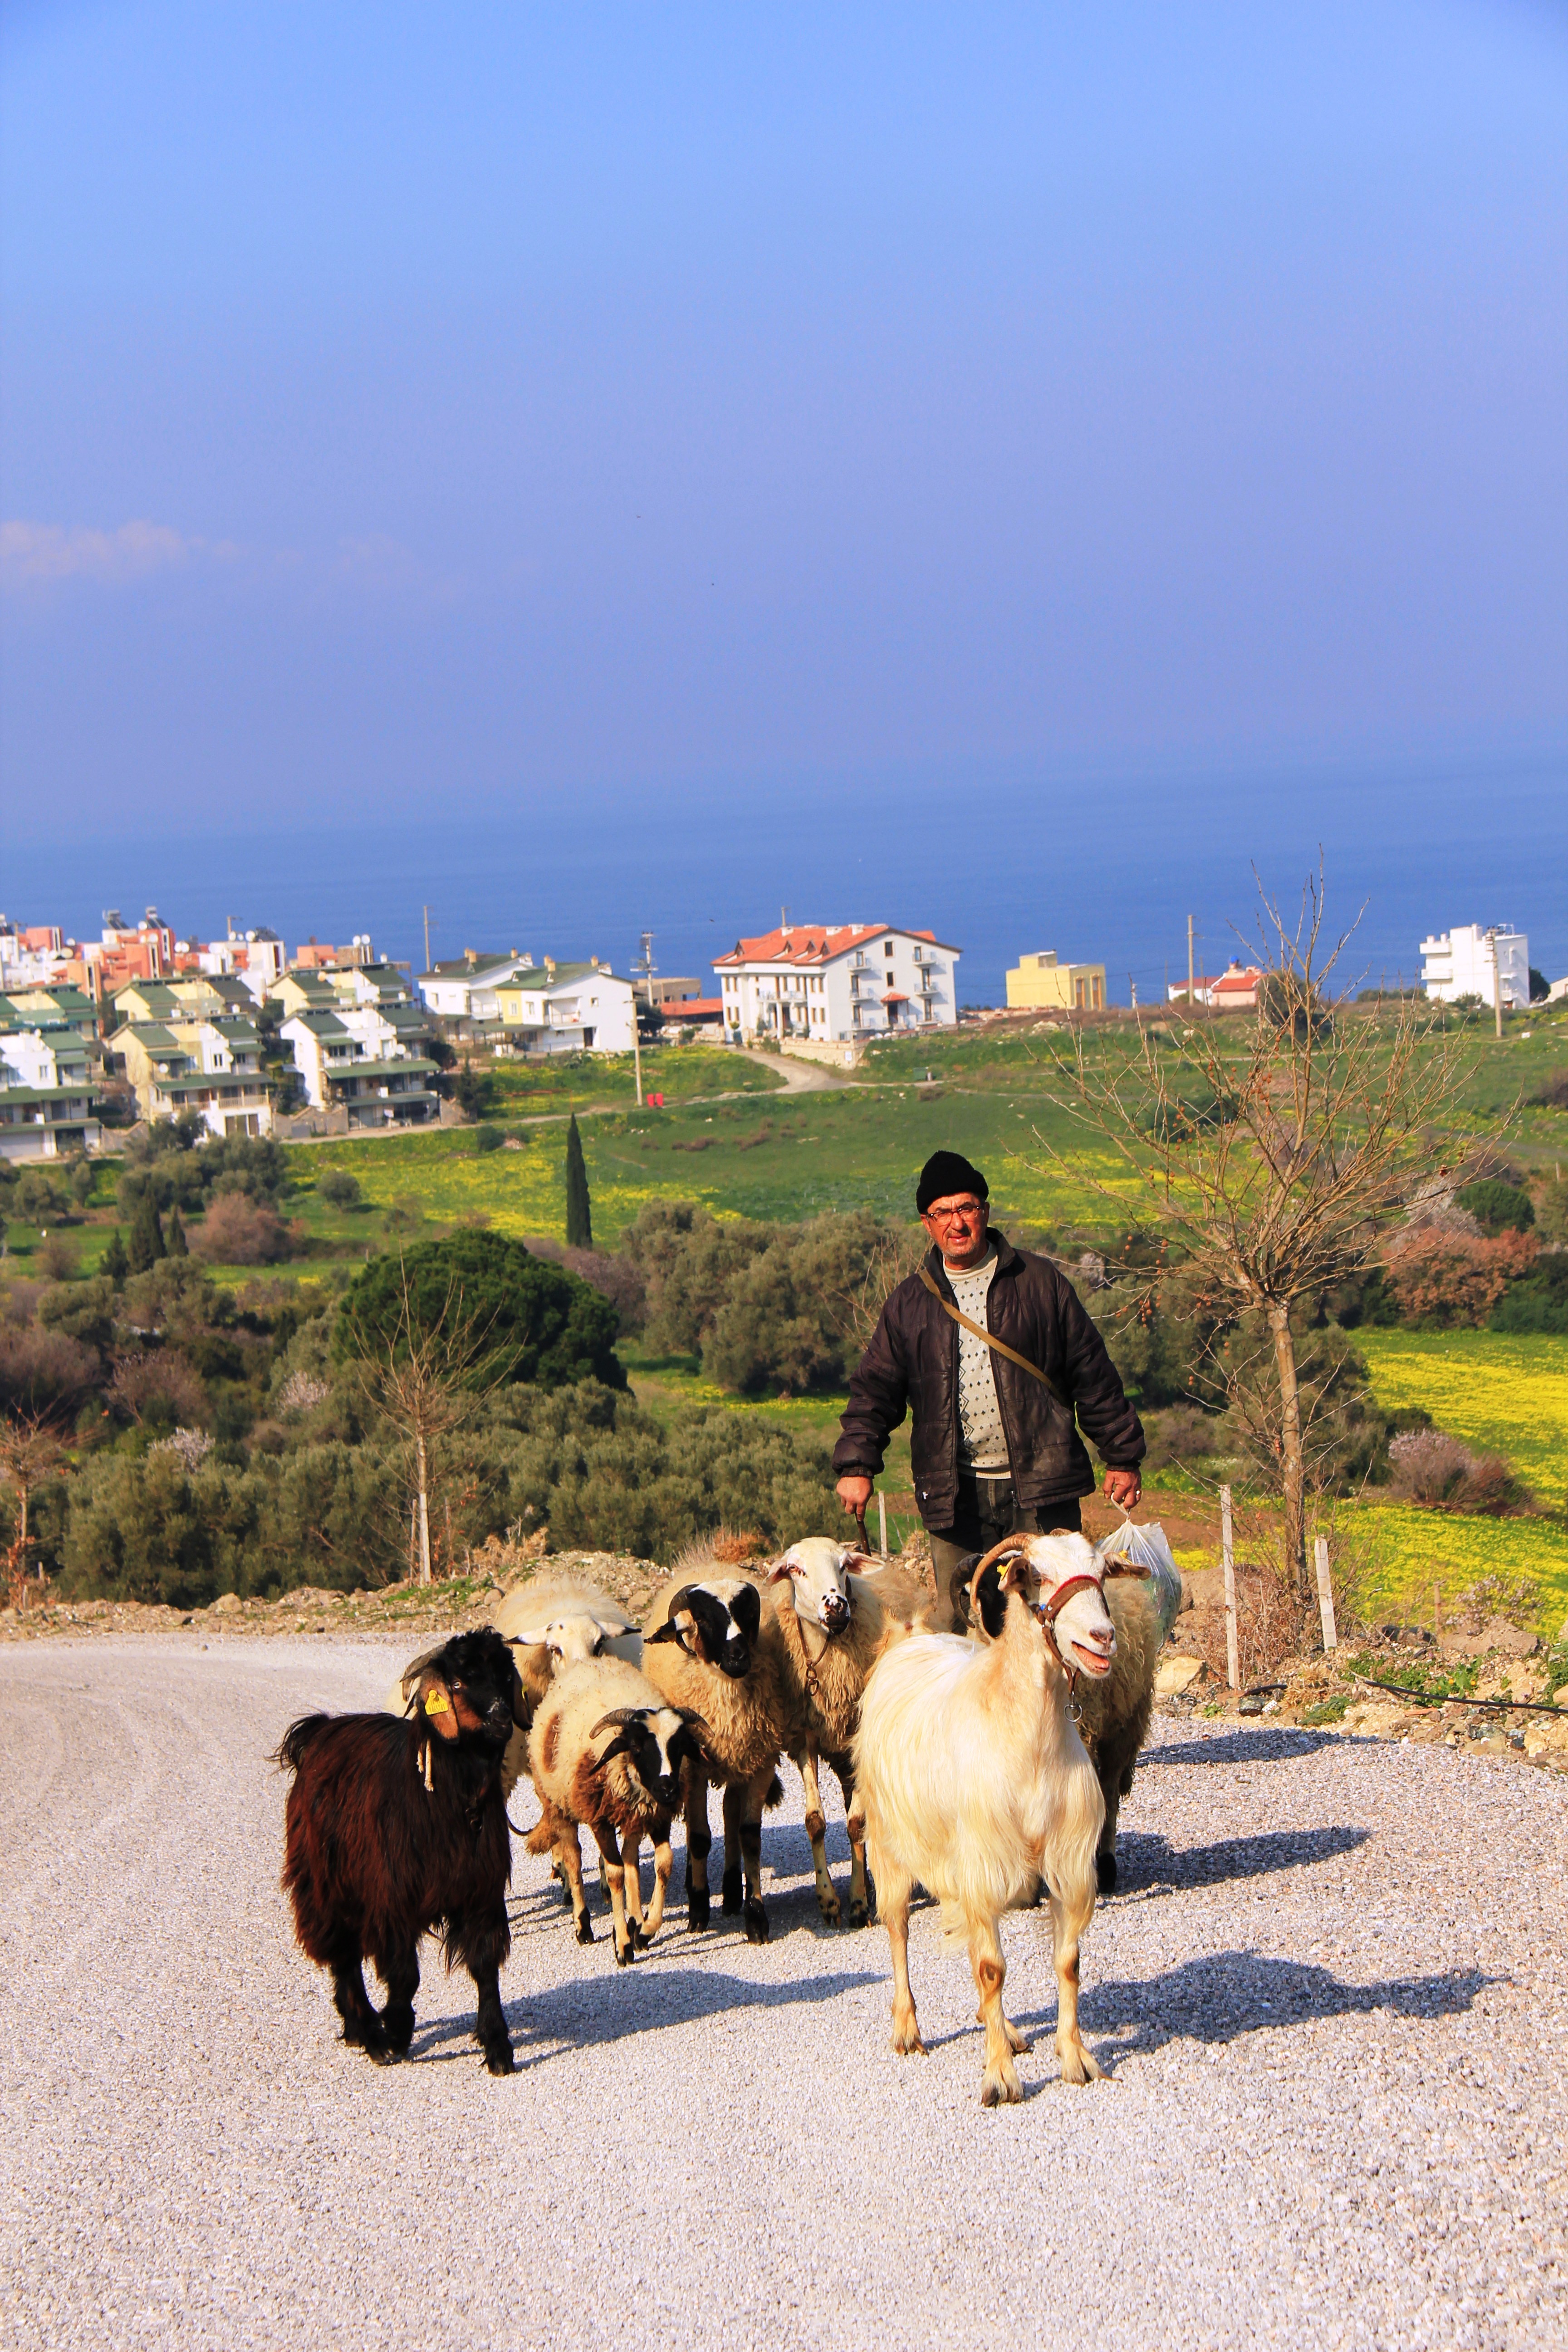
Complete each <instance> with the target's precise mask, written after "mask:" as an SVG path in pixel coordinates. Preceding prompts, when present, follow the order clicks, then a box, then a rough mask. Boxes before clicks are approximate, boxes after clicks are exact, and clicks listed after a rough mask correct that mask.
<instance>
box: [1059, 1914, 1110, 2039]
mask: <svg viewBox="0 0 1568 2352" xmlns="http://www.w3.org/2000/svg"><path fill="white" fill-rule="evenodd" d="M1092 1916H1094V1897H1093V1895H1092V1894H1090V1895H1089V1896H1088V1898H1087V1900H1085V1901H1080V1902H1079V1903H1078V1904H1075V1905H1072V1906H1068V1904H1067V1903H1065V1902H1064V1901H1062V1900H1061V1898H1060V1897H1059V1896H1058V1895H1052V1896H1051V1947H1052V1955H1053V1958H1055V1961H1056V1967H1057V2056H1058V2058H1059V2059H1060V2061H1061V2068H1062V2081H1063V2082H1064V2083H1099V2082H1103V2081H1104V2079H1105V2069H1104V2067H1103V2066H1100V2065H1099V2064H1098V2063H1096V2061H1095V2060H1094V2059H1093V2058H1092V2057H1091V2056H1090V2055H1089V2052H1088V2051H1087V2050H1086V2049H1085V2048H1084V2046H1083V2036H1082V2035H1081V2034H1080V2033H1079V2028H1078V1948H1079V1937H1080V1936H1081V1935H1082V1933H1083V1931H1084V1929H1085V1928H1086V1927H1088V1925H1089V1920H1090V1919H1091V1918H1092Z"/></svg>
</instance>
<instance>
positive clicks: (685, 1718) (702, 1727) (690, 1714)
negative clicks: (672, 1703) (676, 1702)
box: [675, 1706, 708, 1731]
mask: <svg viewBox="0 0 1568 2352" xmlns="http://www.w3.org/2000/svg"><path fill="white" fill-rule="evenodd" d="M675 1712H676V1713H677V1715H678V1716H679V1717H680V1720H681V1721H682V1723H684V1724H685V1725H687V1727H689V1728H690V1727H695V1728H696V1729H697V1730H699V1731H706V1730H707V1728H708V1726H707V1724H706V1722H705V1721H704V1720H703V1718H702V1717H701V1716H700V1715H699V1714H698V1712H697V1709H696V1708H695V1707H694V1706H678V1707H677V1708H676V1710H675Z"/></svg>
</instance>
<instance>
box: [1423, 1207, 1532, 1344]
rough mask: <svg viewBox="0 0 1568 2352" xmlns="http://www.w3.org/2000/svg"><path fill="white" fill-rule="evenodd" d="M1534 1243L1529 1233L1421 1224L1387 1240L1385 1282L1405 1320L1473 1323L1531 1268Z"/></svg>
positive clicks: (1483, 1318)
mask: <svg viewBox="0 0 1568 2352" xmlns="http://www.w3.org/2000/svg"><path fill="white" fill-rule="evenodd" d="M1538 1246H1539V1244H1537V1242H1536V1239H1535V1236H1534V1234H1521V1233H1512V1232H1504V1233H1500V1234H1496V1235H1495V1236H1494V1237H1492V1238H1491V1239H1489V1240H1487V1239H1480V1240H1478V1239H1476V1238H1475V1237H1474V1236H1472V1235H1470V1234H1453V1233H1445V1232H1443V1231H1442V1230H1440V1229H1438V1228H1435V1227H1423V1228H1422V1229H1420V1230H1419V1231H1417V1232H1415V1233H1411V1234H1402V1235H1400V1236H1398V1237H1396V1239H1395V1240H1394V1241H1393V1242H1392V1243H1391V1244H1389V1248H1388V1278H1389V1283H1390V1285H1391V1286H1392V1288H1393V1290H1394V1296H1395V1297H1396V1298H1397V1299H1398V1301H1399V1306H1400V1311H1401V1313H1402V1314H1403V1315H1404V1317H1405V1320H1406V1322H1410V1323H1431V1324H1436V1325H1438V1326H1440V1327H1442V1328H1454V1327H1456V1326H1458V1327H1463V1326H1467V1325H1468V1326H1471V1327H1474V1326H1477V1325H1479V1324H1482V1323H1484V1322H1485V1321H1486V1320H1487V1318H1488V1317H1489V1314H1490V1313H1491V1311H1492V1308H1493V1307H1495V1306H1496V1305H1497V1303H1498V1301H1499V1299H1500V1297H1502V1295H1503V1292H1504V1291H1505V1289H1506V1288H1507V1287H1508V1285H1509V1283H1510V1280H1513V1279H1515V1278H1517V1276H1520V1275H1521V1274H1524V1273H1526V1272H1527V1271H1528V1270H1529V1268H1530V1266H1531V1265H1532V1264H1533V1262H1534V1259H1535V1255H1536V1251H1537V1248H1538Z"/></svg>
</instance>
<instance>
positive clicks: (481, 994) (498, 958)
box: [418, 948, 533, 1021]
mask: <svg viewBox="0 0 1568 2352" xmlns="http://www.w3.org/2000/svg"><path fill="white" fill-rule="evenodd" d="M532 970H533V958H532V957H531V956H530V955H520V954H519V953H518V951H517V950H516V949H515V948H513V950H512V951H511V953H510V955H481V954H480V953H479V950H478V949H477V948H468V949H465V950H464V952H463V954H462V955H461V956H460V957H458V958H457V959H455V960H454V961H451V962H449V963H435V964H432V965H431V967H430V969H429V971H422V972H421V973H420V975H419V983H418V985H419V993H420V995H421V996H422V997H423V998H424V1000H425V1002H426V1004H427V1005H428V1006H429V1007H430V1010H431V1012H432V1013H440V1014H441V1016H442V1018H443V1019H444V1020H447V1021H499V1020H500V1007H499V1005H498V1004H497V1003H496V990H497V989H498V987H500V983H501V982H503V981H508V980H511V979H513V978H515V976H516V975H517V973H519V972H520V971H532Z"/></svg>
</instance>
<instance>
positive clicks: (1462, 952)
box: [1421, 923, 1530, 1012]
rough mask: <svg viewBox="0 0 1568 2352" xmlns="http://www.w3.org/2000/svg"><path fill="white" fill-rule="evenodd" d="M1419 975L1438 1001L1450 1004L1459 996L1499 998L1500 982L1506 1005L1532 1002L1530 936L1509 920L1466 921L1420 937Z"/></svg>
mask: <svg viewBox="0 0 1568 2352" xmlns="http://www.w3.org/2000/svg"><path fill="white" fill-rule="evenodd" d="M1421 957H1422V963H1421V979H1422V982H1423V985H1424V986H1425V988H1426V993H1427V995H1428V996H1429V997H1431V998H1432V999H1433V1001H1434V1002H1435V1003H1441V1004H1452V1003H1454V1002H1455V1001H1456V999H1457V998H1458V997H1461V996H1479V998H1480V1000H1481V1003H1483V1004H1491V1003H1495V1002H1496V996H1495V994H1494V990H1496V989H1497V988H1498V987H1499V986H1500V989H1501V993H1502V1005H1503V1010H1504V1011H1505V1012H1508V1011H1509V1010H1510V1009H1513V1010H1519V1011H1522V1009H1523V1008H1524V1006H1525V1005H1527V1004H1528V1003H1530V941H1529V940H1528V939H1527V938H1526V937H1525V935H1524V933H1523V932H1522V931H1516V930H1515V929H1514V928H1513V926H1512V924H1511V923H1494V924H1491V925H1489V927H1487V928H1486V929H1483V928H1482V926H1481V925H1480V924H1479V923H1465V924H1463V925H1461V926H1460V927H1459V928H1458V929H1455V930H1451V931H1441V932H1439V933H1438V935H1437V936H1436V939H1430V940H1422V942H1421Z"/></svg>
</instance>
